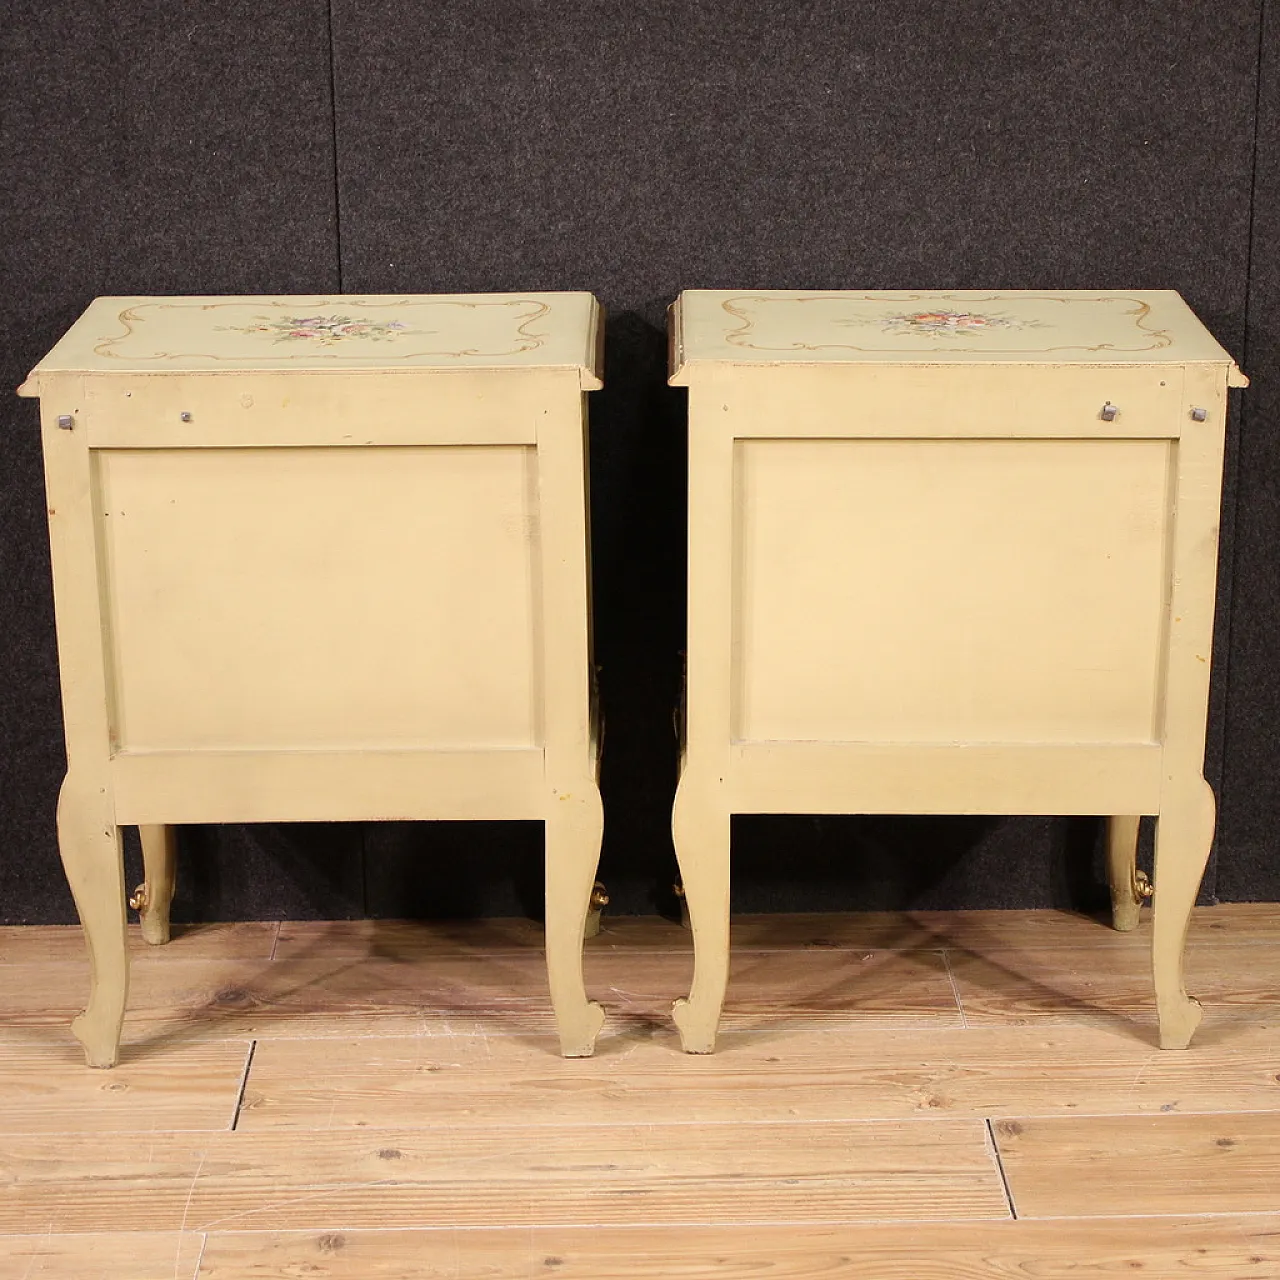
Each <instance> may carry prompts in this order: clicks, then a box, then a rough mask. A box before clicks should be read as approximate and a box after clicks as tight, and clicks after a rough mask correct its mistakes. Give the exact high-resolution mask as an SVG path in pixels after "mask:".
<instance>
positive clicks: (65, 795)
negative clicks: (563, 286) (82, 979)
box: [21, 293, 603, 1067]
mask: <svg viewBox="0 0 1280 1280" xmlns="http://www.w3.org/2000/svg"><path fill="white" fill-rule="evenodd" d="M601 335H602V322H601V313H600V307H599V305H598V304H597V302H596V300H595V299H594V298H593V297H592V296H591V295H590V294H585V293H562V294H511V295H497V294H495V295H487V294H485V295H471V296H438V297H437V296H394V297H389V296H369V297H343V296H332V295H331V296H327V297H204V298H99V299H97V300H96V301H95V302H94V303H93V304H92V305H91V306H90V307H89V309H88V310H87V311H86V312H85V313H84V315H83V316H81V318H80V319H79V320H78V321H77V322H76V323H75V325H74V326H73V327H72V328H71V329H70V330H69V331H68V332H67V334H66V335H65V336H64V337H63V338H62V340H61V341H60V342H59V343H58V344H57V346H56V347H54V349H53V350H52V351H51V352H50V353H49V355H48V356H46V357H45V359H44V360H42V361H41V362H40V364H39V365H38V366H37V367H36V369H35V371H34V372H33V373H32V375H31V377H30V379H29V380H28V382H27V383H26V384H25V385H24V387H23V388H22V389H21V390H22V394H25V395H38V396H39V397H40V400H41V420H42V428H43V437H44V454H45V470H46V481H47V492H48V507H49V531H50V542H51V547H52V557H53V580H54V598H55V608H56V619H57V630H58V658H59V665H60V669H61V680H62V699H63V714H64V719H65V730H66V744H67V776H66V779H65V781H64V783H63V786H62V792H61V796H60V799H59V803H58V839H59V844H60V847H61V852H62V858H63V863H64V866H65V868H66V872H67V878H68V880H69V881H70V884H71V888H72V891H73V893H74V895H75V900H76V906H77V908H78V910H79V913H80V918H81V921H82V923H83V925H84V929H85V934H86V940H87V943H88V948H89V958H90V964H91V987H90V996H89V1004H88V1008H87V1009H86V1010H85V1012H84V1013H83V1014H81V1015H80V1016H79V1017H78V1018H77V1019H76V1020H75V1022H74V1023H73V1026H72V1029H73V1031H74V1032H75V1034H76V1036H77V1037H78V1038H79V1039H80V1041H81V1043H82V1044H83V1046H84V1049H85V1055H86V1058H87V1060H88V1061H89V1063H90V1065H92V1066H100V1067H105V1066H111V1065H112V1064H113V1063H114V1062H115V1061H116V1057H117V1053H118V1046H119V1040H120V1029H121V1021H122V1018H123V1014H124V1007H125V998H126V989H127V984H128V962H127V956H126V951H125V886H124V882H123V870H122V865H121V850H120V836H119V825H120V824H122V823H137V824H138V825H139V826H140V828H141V831H142V837H143V852H144V861H145V866H146V882H145V884H144V885H143V886H142V887H141V888H140V889H139V891H138V893H137V895H136V897H135V899H134V901H135V903H136V905H137V906H138V907H139V908H140V910H141V914H142V922H143V932H144V936H145V937H146V938H147V940H148V941H149V942H163V941H165V940H167V938H168V912H169V899H170V897H171V895H172V892H173V876H174V866H173V863H174V842H173V832H172V824H175V823H204V822H293V821H310V822H314V821H361V820H376V819H466V818H489V819H498V818H524V819H529V818H536V819H542V820H543V821H544V822H545V826H546V875H547V893H546V907H547V916H546V936H547V967H548V972H549V976H550V984H551V996H552V1002H553V1004H554V1006H555V1014H556V1021H557V1024H558V1028H559V1032H560V1040H561V1046H562V1049H563V1051H564V1053H565V1054H566V1055H569V1056H582V1055H586V1054H589V1053H590V1052H591V1051H592V1047H593V1044H594V1040H595V1036H596V1033H597V1032H598V1031H599V1028H600V1025H601V1022H602V1019H603V1014H602V1012H601V1010H600V1008H599V1006H598V1005H595V1004H591V1003H589V1002H588V1001H587V998H586V994H585V991H584V988H583V978H582V934H583V926H584V922H585V920H586V917H587V913H588V908H589V901H590V896H591V892H592V883H593V880H594V877H595V868H596V863H597V859H598V856H599V847H600V834H601V824H602V817H601V808H600V794H599V791H598V789H597V785H596V775H597V756H598V750H597V746H596V735H595V732H594V729H593V715H592V708H591V701H592V695H591V686H592V678H591V656H590V641H589V627H588V600H589V583H588V549H587V538H588V528H587V506H586V413H585V405H586V399H585V396H584V394H583V393H584V391H585V390H588V389H593V388H597V387H599V386H600V385H601V384H600V378H599V373H598V370H599V367H600V354H599V353H600V343H601Z"/></svg>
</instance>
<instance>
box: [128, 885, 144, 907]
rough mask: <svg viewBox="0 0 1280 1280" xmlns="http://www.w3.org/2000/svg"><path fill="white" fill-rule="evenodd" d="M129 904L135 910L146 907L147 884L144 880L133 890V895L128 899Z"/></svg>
mask: <svg viewBox="0 0 1280 1280" xmlns="http://www.w3.org/2000/svg"><path fill="white" fill-rule="evenodd" d="M129 905H130V906H131V907H132V908H133V909H134V910H135V911H145V910H146V909H147V886H146V884H145V882H144V883H143V884H140V885H139V886H138V887H137V888H136V889H135V890H134V891H133V897H132V898H130V899H129Z"/></svg>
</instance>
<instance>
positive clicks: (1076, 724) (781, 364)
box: [671, 290, 1246, 1053]
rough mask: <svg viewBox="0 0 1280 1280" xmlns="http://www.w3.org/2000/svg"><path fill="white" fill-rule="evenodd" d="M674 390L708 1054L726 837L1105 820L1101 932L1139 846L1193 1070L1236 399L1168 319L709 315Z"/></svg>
mask: <svg viewBox="0 0 1280 1280" xmlns="http://www.w3.org/2000/svg"><path fill="white" fill-rule="evenodd" d="M671 366H672V376H671V382H672V383H673V384H674V385H677V386H687V387H688V388H689V624H688V625H689V632H688V669H687V687H686V707H685V715H686V726H685V742H684V754H683V762H682V770H681V775H680V783H679V789H678V792H677V797H676V803H675V810H674V815H673V829H674V835H675V843H676V851H677V854H678V857H679V862H680V870H681V876H682V878H683V885H684V892H685V896H686V900H687V905H688V910H689V915H690V919H691V923H692V926H693V930H694V948H695V967H694V979H693V988H692V991H691V994H690V996H689V999H688V1000H687V1001H680V1002H679V1003H678V1004H677V1005H676V1008H675V1018H676V1022H677V1025H678V1027H679V1029H680V1034H681V1038H682V1041H683V1044H684V1047H685V1048H686V1049H687V1050H690V1051H691V1052H698V1053H705V1052H709V1051H710V1050H711V1049H712V1048H713V1047H714V1043H715V1033H716V1025H717V1022H718V1020H719V1015H720V1008H721V1003H722V1001H723V997H724V989H725V982H726V976H727V972H728V949H729V942H728V936H729V935H728V926H729V861H730V859H729V816H730V814H733V813H819V814H821V813H915V814H925V813H929V814H1101V815H1112V816H1111V829H1110V833H1109V872H1110V879H1111V887H1112V897H1113V902H1114V904H1115V911H1114V923H1115V925H1116V927H1117V928H1131V927H1133V925H1134V924H1136V923H1137V917H1138V906H1139V904H1140V902H1141V898H1142V896H1143V895H1144V894H1145V893H1146V892H1148V891H1149V886H1147V885H1146V884H1145V883H1144V879H1145V878H1144V877H1142V876H1140V875H1139V873H1138V872H1137V871H1136V868H1135V862H1134V855H1135V847H1136V842H1137V830H1138V817H1137V815H1140V814H1153V815H1156V816H1157V818H1158V835H1157V847H1156V873H1155V923H1154V941H1153V968H1154V976H1155V988H1156V999H1157V1005H1158V1011H1159V1020H1160V1043H1161V1045H1162V1046H1163V1047H1165V1048H1184V1047H1185V1046H1186V1045H1187V1043H1188V1042H1189V1040H1190V1038H1191V1035H1192V1033H1193V1031H1194V1030H1195V1027H1196V1025H1197V1024H1198V1022H1199V1020H1200V1016H1201V1014H1200V1007H1199V1005H1198V1004H1197V1003H1196V1002H1195V1001H1194V1000H1191V999H1190V998H1189V997H1188V996H1187V994H1186V991H1185V989H1184V986H1183V949H1184V944H1185V940H1186V931H1187V923H1188V918H1189V915H1190V911H1191V907H1192V905H1193V903H1194V901H1195V897H1196V892H1197V889H1198V887H1199V884H1200V879H1201V876H1202V874H1203V871H1204V865H1205V861H1206V859H1207V857H1208V853H1209V846H1210V843H1211V841H1212V837H1213V827H1214V801H1213V794H1212V792H1211V791H1210V789H1209V786H1208V784H1207V783H1206V782H1205V780H1204V777H1203V763H1204V741H1205V720H1206V708H1207V704H1208V693H1209V658H1210V645H1211V642H1212V635H1213V611H1214V588H1215V574H1216V568H1217V545H1218V512H1219V504H1220V490H1221V475H1222V450H1223V434H1224V429H1225V425H1226V414H1227V388H1228V386H1244V385H1246V379H1245V378H1244V377H1243V375H1242V374H1241V373H1240V372H1239V370H1238V369H1237V368H1236V366H1235V364H1234V363H1233V361H1232V359H1231V357H1230V356H1229V355H1228V354H1227V352H1226V351H1224V350H1223V349H1222V348H1221V347H1220V346H1219V345H1218V344H1217V342H1215V341H1214V339H1213V338H1212V337H1211V336H1210V334H1209V333H1208V332H1207V331H1206V330H1205V328H1204V327H1203V326H1202V325H1201V324H1200V322H1199V321H1198V320H1197V319H1196V317H1195V316H1194V315H1193V314H1192V312H1191V311H1190V310H1189V309H1188V307H1187V306H1186V304H1185V303H1184V302H1183V301H1182V299H1181V298H1180V297H1178V295H1177V294H1176V293H1172V292H1169V291H1135V292H1127V291H1123V290H1121V291H1109V292H1105V293H1103V292H1079V291H1071V292H1047V291H1036V292H1009V293H993V292H954V293H936V292H874V293H856V292H832V293H791V292H778V291H770V290H759V291H755V292H737V293H732V292H711V291H704V290H695V291H690V292H686V293H684V294H682V295H681V296H680V298H679V300H678V301H677V302H676V304H675V305H674V307H673V308H672V313H671Z"/></svg>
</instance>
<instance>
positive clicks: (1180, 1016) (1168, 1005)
mask: <svg viewBox="0 0 1280 1280" xmlns="http://www.w3.org/2000/svg"><path fill="white" fill-rule="evenodd" d="M1214 811H1215V806H1214V798H1213V791H1212V789H1211V788H1210V787H1209V784H1208V783H1207V782H1206V781H1205V780H1204V779H1203V778H1198V779H1196V780H1195V781H1193V782H1191V783H1189V784H1188V785H1186V786H1184V787H1181V788H1179V789H1177V790H1176V791H1173V793H1172V799H1171V803H1169V804H1168V806H1167V807H1166V808H1165V810H1164V811H1163V812H1162V813H1161V814H1160V817H1159V819H1158V820H1157V824H1156V864H1155V885H1156V889H1155V922H1154V928H1153V933H1152V944H1151V961H1152V970H1153V974H1154V977H1155V986H1156V1006H1157V1009H1158V1011H1159V1016H1160V1047H1161V1048H1162V1049H1185V1048H1186V1047H1187V1045H1188V1044H1190V1042H1191V1036H1192V1034H1193V1033H1194V1032H1195V1029H1196V1027H1197V1026H1199V1024H1200V1019H1201V1017H1202V1016H1203V1015H1202V1011H1201V1008H1200V1002H1199V1001H1198V1000H1194V999H1192V998H1191V997H1190V996H1188V995H1187V990H1186V985H1185V982H1184V979H1183V957H1184V952H1185V950H1186V944H1187V926H1188V925H1189V924H1190V922H1191V908H1192V907H1193V906H1194V905H1195V901H1196V894H1197V893H1198V892H1199V889H1200V880H1201V877H1202V876H1203V875H1204V868H1205V863H1206V862H1207V861H1208V860H1209V848H1210V846H1211V845H1212V843H1213V828H1214Z"/></svg>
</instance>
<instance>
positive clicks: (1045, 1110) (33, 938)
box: [0, 905, 1280, 1280]
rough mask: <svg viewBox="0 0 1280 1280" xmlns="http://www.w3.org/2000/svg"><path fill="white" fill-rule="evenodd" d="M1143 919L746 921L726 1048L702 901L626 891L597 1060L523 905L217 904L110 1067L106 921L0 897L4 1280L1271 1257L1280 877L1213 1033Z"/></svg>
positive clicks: (1278, 1214)
mask: <svg viewBox="0 0 1280 1280" xmlns="http://www.w3.org/2000/svg"><path fill="white" fill-rule="evenodd" d="M1149 928H1150V924H1149V921H1144V923H1143V925H1142V927H1141V928H1140V929H1139V930H1138V932H1137V933H1136V934H1129V935H1122V934H1117V933H1115V932H1113V931H1111V930H1110V929H1108V928H1106V927H1104V926H1103V925H1102V924H1100V923H1098V922H1096V921H1092V920H1087V919H1083V918H1081V917H1073V916H1069V915H1064V914H1056V913H1049V912H1010V913H1005V912H972V913H967V914H962V915H913V916H885V915H864V916H857V915H846V916H774V917H750V918H743V919H740V920H738V921H737V922H736V928H735V947H736V950H735V961H734V970H733V977H732V980H731V982H730V987H729V1004H728V1008H727V1010H726V1015H725V1021H724V1027H725V1031H724V1034H723V1036H722V1039H721V1046H720V1051H719V1052H718V1053H717V1054H715V1055H714V1056H713V1057H707V1058H695V1057H688V1056H685V1055H683V1054H681V1053H680V1052H679V1050H678V1048H677V1041H676V1038H675V1035H674V1032H673V1028H672V1026H671V1023H670V1020H669V1017H668V1008H669V1005H670V1001H671V999H672V997H673V996H675V995H678V994H681V993H682V992H684V991H685V989H686V987H687V983H688V976H689V970H690V956H689V944H688V935H687V934H685V933H684V932H683V931H682V930H680V929H679V928H678V927H677V926H675V925H672V924H669V923H666V922H663V921H659V920H656V919H640V920H626V919H610V918H608V917H606V927H605V932H604V933H603V934H602V935H601V936H600V937H599V938H597V939H595V940H593V941H592V942H591V943H590V944H589V955H588V986H589V988H590V989H591V991H592V993H593V994H594V995H595V996H596V997H597V998H598V999H599V1000H600V1001H601V1002H602V1003H603V1004H604V1006H605V1008H606V1010H607V1012H608V1021H607V1023H606V1026H605V1033H604V1036H603V1037H602V1039H601V1043H600V1047H599V1052H598V1054H597V1056H596V1057H595V1058H594V1059H590V1060H585V1061H564V1060H562V1059H560V1058H559V1057H557V1056H556V1054H555V1051H554V1041H553V1038H552V1035H551V1023H550V1018H549V1015H548V1013H547V995H546V981H545V977H544V975H543V969H542V958H541V952H540V949H539V936H538V932H537V928H536V926H534V925H532V924H529V923H527V922H523V921H494V922H488V923H483V924H477V925H423V924H401V923H392V922H385V921H383V922H359V923H342V924H286V925H280V926H277V925H274V924H238V925H221V926H208V927H204V928H193V929H190V930H188V931H186V932H185V933H183V934H182V935H181V936H180V937H177V938H175V940H174V942H173V943H172V944H171V945H170V946H169V947H167V948H161V949H159V950H156V951H147V950H146V948H145V947H144V945H143V944H142V943H141V942H140V941H139V940H137V939H135V944H136V947H135V955H136V960H135V964H134V980H133V990H132V994H131V999H130V1011H129V1015H128V1018H127V1020H126V1024H125V1043H126V1047H125V1050H124V1054H123V1059H122V1062H121V1065H120V1066H119V1067H117V1068H116V1069H115V1070H113V1071H105V1072H104V1071H90V1070H88V1069H87V1068H85V1067H84V1066H82V1065H81V1060H80V1056H79V1050H78V1048H77V1046H76V1045H75V1044H74V1043H73V1041H72V1040H71V1037H70V1034H69V1032H68V1030H67V1025H66V1024H67V1021H68V1019H69V1018H70V1017H71V1016H72V1014H73V1013H74V1012H75V1011H76V1010H77V1009H78V1008H79V1007H80V1004H81V1002H82V999H83V995H84V991H85V986H86V965H85V962H84V959H83V955H82V943H81V939H80V935H79V931H78V930H75V929H57V928H10V929H0V1277H3V1280H10V1278H11V1277H12V1280H37V1277H39V1278H42V1280H52V1278H53V1277H57V1278H58V1280H63V1278H67V1280H70V1278H72V1277H74V1280H191V1278H192V1277H196V1276H199V1277H202V1278H203V1280H233V1278H234V1280H241V1278H245V1280H247V1278H249V1277H253V1278H254V1280H267V1278H268V1277H273V1278H274V1277H295V1278H298V1280H357V1278H358V1280H410V1278H411V1277H412V1278H413V1280H418V1278H419V1277H428V1278H429V1280H443V1278H444V1277H449V1278H450V1280H455V1278H460V1277H467V1278H470V1277H476V1278H477V1280H479V1278H481V1277H483V1278H484V1280H508V1278H510V1280H515V1278H516V1277H519V1278H520V1280H527V1278H529V1277H556V1280H622V1278H624V1277H626V1278H629V1280H638V1278H639V1277H678V1278H679V1280H704V1278H710V1277H716V1278H718V1280H745V1278H746V1277H756V1276H765V1277H769V1278H770V1280H800V1278H801V1277H804V1278H806V1280H807V1278H809V1277H819V1278H821V1280H826V1278H832V1280H834V1278H836V1277H840V1278H844V1277H855V1278H857V1280H985V1278H987V1277H990V1278H992V1280H1059V1278H1061V1280H1066V1278H1068V1277H1069V1278H1070V1280H1084V1277H1088V1280H1112V1278H1113V1277H1120V1276H1125V1277H1128V1278H1132V1277H1133V1276H1134V1275H1141V1276H1145V1277H1149V1278H1150V1280H1161V1278H1163V1277H1186V1278H1187V1280H1191V1278H1192V1277H1200V1278H1202V1280H1207V1278H1209V1277H1213V1278H1214V1280H1237V1278H1240V1280H1243V1278H1244V1277H1267V1278H1268V1280H1277V1277H1280V906H1262V905H1250V906H1245V905H1237V906H1221V907H1214V908H1206V909H1203V910H1201V911H1199V912H1198V913H1197V917H1196V920H1195V924H1194V927H1193V934H1192V942H1191V947H1190V953H1189V954H1190V960H1189V969H1190V986H1191V988H1192V990H1193V991H1194V992H1195V993H1196V994H1198V995H1199V996H1200V997H1201V998H1202V999H1203V1001H1204V1003H1205V1005H1206V1008H1207V1015H1206V1018H1205V1022H1204V1025H1203V1027H1202V1028H1201V1030H1200V1033H1199V1035H1198V1037H1197V1039H1196V1042H1195V1045H1194V1047H1193V1048H1192V1049H1191V1050H1190V1051H1189V1052H1185V1053H1169V1052H1161V1051H1160V1050H1158V1049H1156V1048H1155V1047H1154V1046H1155V1035H1154V1033H1155V1028H1154V1021H1153V1017H1152V1011H1151V992H1150V985H1149V977H1148V968H1147V954H1146V948H1147V945H1148V943H1149V932H1148V931H1149Z"/></svg>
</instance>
